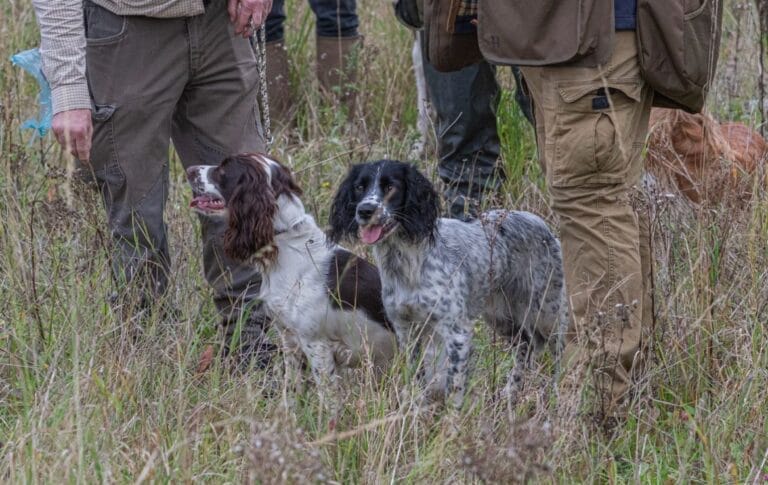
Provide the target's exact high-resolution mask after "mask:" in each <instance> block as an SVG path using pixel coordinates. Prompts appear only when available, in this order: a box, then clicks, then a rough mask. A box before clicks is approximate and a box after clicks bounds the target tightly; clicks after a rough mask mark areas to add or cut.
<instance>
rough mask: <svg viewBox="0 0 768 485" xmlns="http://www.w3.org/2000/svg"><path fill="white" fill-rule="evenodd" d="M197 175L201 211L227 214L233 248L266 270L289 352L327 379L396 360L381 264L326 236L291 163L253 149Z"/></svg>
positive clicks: (265, 294) (269, 304) (193, 179)
mask: <svg viewBox="0 0 768 485" xmlns="http://www.w3.org/2000/svg"><path fill="white" fill-rule="evenodd" d="M187 178H188V180H189V183H190V185H191V186H192V191H193V193H194V198H193V199H192V202H191V204H190V206H191V207H192V209H193V210H195V211H196V212H198V213H200V214H202V215H203V216H205V217H220V218H226V219H227V221H228V229H227V231H226V233H225V235H224V251H225V252H226V254H227V256H229V257H231V258H232V259H234V260H236V261H242V262H246V263H248V264H252V265H256V266H257V267H259V269H260V270H261V271H262V277H263V281H262V284H261V290H260V295H259V297H260V298H261V299H262V300H263V301H264V303H265V305H266V308H267V311H268V312H269V313H270V315H271V316H272V317H273V318H274V320H275V321H276V322H277V323H278V327H279V328H280V329H281V335H282V336H283V341H284V342H285V343H286V344H287V346H288V347H289V349H288V350H295V349H296V348H300V349H301V350H302V351H303V353H304V355H305V356H306V357H307V358H308V360H309V364H310V367H311V368H312V373H313V375H314V377H315V379H316V380H317V381H318V382H321V383H327V382H328V381H329V380H332V381H333V380H335V379H333V378H334V377H336V376H337V368H339V367H350V366H357V365H359V364H361V363H364V362H371V363H372V364H373V365H374V366H375V367H377V368H382V367H384V366H386V365H387V364H388V363H389V361H390V360H391V359H392V357H393V355H394V352H395V349H396V341H395V335H394V333H393V331H392V326H391V324H390V323H389V321H388V320H387V317H386V315H385V312H384V306H383V304H382V300H381V282H380V279H379V273H378V270H377V269H376V267H375V266H373V265H371V264H370V263H368V262H367V261H366V260H365V259H363V258H359V257H357V256H355V255H354V254H352V253H351V252H349V251H347V250H346V249H344V248H342V247H340V246H338V245H335V244H332V243H329V242H328V241H326V237H325V234H324V232H323V231H322V230H321V229H320V228H318V227H317V224H316V223H315V220H314V219H313V217H312V216H311V215H309V214H308V213H307V212H306V211H305V210H304V205H303V204H302V202H301V199H300V198H299V196H300V195H301V189H300V188H299V186H298V185H297V184H296V182H295V180H294V178H293V176H292V174H291V172H290V170H289V169H288V168H286V167H285V166H283V165H282V164H280V163H279V162H277V161H276V160H274V159H272V158H270V157H268V156H266V155H263V154H258V153H248V154H241V155H235V156H231V157H228V158H227V159H225V160H224V161H223V162H222V163H221V164H220V165H219V166H193V167H189V168H188V169H187ZM286 355H288V356H289V357H290V356H295V352H286ZM293 363H294V364H295V365H294V366H293V367H294V368H296V367H298V366H299V364H300V362H298V361H294V362H293Z"/></svg>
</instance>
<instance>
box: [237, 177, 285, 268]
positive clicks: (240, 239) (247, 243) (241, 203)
mask: <svg viewBox="0 0 768 485" xmlns="http://www.w3.org/2000/svg"><path fill="white" fill-rule="evenodd" d="M227 207H228V209H229V228H227V231H226V232H225V233H224V253H226V255H227V256H229V257H230V258H232V259H234V260H235V261H244V262H248V261H250V262H254V261H259V262H262V263H264V262H270V261H273V260H274V259H275V258H276V257H277V246H276V245H275V244H274V240H273V238H274V228H273V226H272V220H273V218H274V216H275V211H276V210H277V203H276V202H275V195H274V193H273V191H272V188H271V187H270V185H269V180H268V178H267V174H266V173H265V172H264V170H263V169H262V168H260V167H256V166H254V165H252V164H247V165H246V168H245V170H244V171H243V172H242V174H241V175H240V178H239V180H237V183H236V185H235V190H234V191H233V192H232V195H231V196H230V197H229V199H228V200H227Z"/></svg>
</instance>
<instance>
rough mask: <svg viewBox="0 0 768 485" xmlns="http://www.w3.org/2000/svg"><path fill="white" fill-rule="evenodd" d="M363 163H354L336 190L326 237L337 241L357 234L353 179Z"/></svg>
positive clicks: (355, 196)
mask: <svg viewBox="0 0 768 485" xmlns="http://www.w3.org/2000/svg"><path fill="white" fill-rule="evenodd" d="M363 167H364V166H363V165H354V166H353V167H352V168H351V169H350V170H349V173H348V174H347V177H346V178H345V179H344V181H343V182H342V183H341V185H340V186H339V188H338V190H337V191H336V196H335V197H334V198H333V204H332V205H331V214H330V216H329V217H328V225H329V226H330V227H329V229H328V239H329V240H330V241H332V242H336V243H338V242H339V241H341V240H342V239H345V238H347V237H349V236H353V235H355V234H357V229H358V227H357V220H356V219H355V212H356V210H357V203H358V202H359V201H358V200H357V195H356V194H355V180H357V178H358V176H359V175H360V172H361V171H362V170H363Z"/></svg>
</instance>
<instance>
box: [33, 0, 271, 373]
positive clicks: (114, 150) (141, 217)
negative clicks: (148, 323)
mask: <svg viewBox="0 0 768 485" xmlns="http://www.w3.org/2000/svg"><path fill="white" fill-rule="evenodd" d="M270 3H271V2H270V0H167V1H164V2H155V1H150V0H135V1H132V2H119V1H116V0H85V1H83V0H61V1H56V2H50V1H47V0H34V1H33V4H34V8H35V11H36V14H37V18H38V23H39V26H40V32H41V37H42V42H41V47H40V51H41V54H42V58H43V71H44V73H45V75H46V77H47V79H48V81H49V83H50V84H51V88H52V94H53V111H54V117H53V125H52V129H53V132H54V134H55V136H56V139H57V140H58V142H59V143H61V145H62V146H64V147H65V148H66V150H67V151H68V152H70V153H72V155H74V156H75V157H76V158H77V160H78V172H79V173H80V174H81V175H82V176H83V177H85V178H86V179H88V180H89V181H91V182H93V183H95V184H96V185H97V186H98V188H99V189H100V192H101V195H102V197H103V200H104V204H105V208H106V211H107V219H108V224H109V230H110V234H111V235H112V238H113V249H112V269H113V274H114V279H115V281H116V283H117V286H118V292H117V295H118V298H116V299H115V301H114V302H113V303H114V305H115V306H116V307H117V308H116V309H117V310H118V311H119V312H120V313H121V314H122V315H124V316H125V317H126V318H129V319H131V320H134V321H136V322H138V321H141V319H142V318H143V315H144V314H145V313H146V312H147V311H148V310H149V309H150V308H151V307H152V304H153V303H154V302H156V301H158V299H161V298H162V296H163V295H164V294H165V293H166V290H167V288H168V284H169V272H170V267H171V257H170V252H169V248H168V241H167V230H166V224H165V221H164V217H163V209H164V207H165V202H166V199H167V196H168V178H169V172H168V165H169V159H168V151H169V150H168V149H169V142H170V141H171V140H172V141H173V145H174V147H175V148H176V151H177V152H178V154H179V156H180V158H181V161H182V163H183V165H184V166H185V167H187V166H191V165H196V164H217V163H219V162H220V161H221V160H222V159H223V158H224V157H225V156H227V155H229V154H231V153H238V152H245V151H263V150H264V148H265V145H264V139H263V134H262V130H261V126H260V115H259V111H258V107H257V105H256V100H257V98H256V96H257V93H258V89H256V88H257V80H258V72H257V62H256V59H255V56H254V53H253V50H252V48H251V45H250V43H249V36H250V34H251V32H252V29H253V26H258V25H261V24H262V23H263V22H264V19H265V18H266V16H267V13H268V12H269V9H270V6H271V5H270ZM201 225H202V235H203V246H204V247H203V265H204V269H205V277H206V279H207V280H208V282H209V283H210V285H211V286H212V288H213V290H214V293H215V296H214V300H215V303H216V306H217V308H218V310H219V311H220V312H221V314H222V316H223V327H224V330H225V335H226V339H227V341H226V343H229V342H232V341H234V340H236V339H235V338H233V332H234V330H235V328H238V327H242V328H243V334H242V335H241V337H240V338H241V345H240V347H239V351H238V353H237V355H238V356H240V357H242V358H243V361H245V362H247V360H248V359H249V358H250V357H252V356H253V355H255V354H257V353H258V355H259V356H262V354H261V353H259V349H260V346H261V345H262V338H261V337H262V327H263V324H264V323H265V318H264V316H263V314H262V312H261V310H260V308H259V306H258V304H257V303H255V302H252V299H253V297H254V295H255V294H256V293H257V292H258V289H259V284H260V277H259V275H258V274H257V273H256V272H255V271H254V270H253V269H252V268H249V267H246V266H242V265H238V264H235V263H233V262H232V261H230V260H229V259H228V258H226V257H225V256H224V253H223V251H222V249H221V243H222V234H223V231H224V230H225V227H224V224H223V223H222V222H219V221H215V220H213V219H201ZM241 321H244V322H245V324H244V325H242V326H240V325H238V322H241ZM227 350H228V349H227Z"/></svg>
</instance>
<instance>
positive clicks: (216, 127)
mask: <svg viewBox="0 0 768 485" xmlns="http://www.w3.org/2000/svg"><path fill="white" fill-rule="evenodd" d="M186 28H187V35H188V36H189V39H190V52H191V55H190V59H191V71H190V72H191V76H190V79H189V82H188V83H187V84H186V86H185V88H184V91H183V93H182V95H181V97H180V100H179V102H178V105H177V107H176V111H175V113H174V115H173V123H172V138H173V143H174V146H175V147H176V150H177V151H178V153H179V156H180V158H181V160H182V164H183V165H184V167H185V168H186V167H188V166H190V165H196V164H208V165H216V164H218V163H220V162H221V161H222V160H223V159H224V158H225V157H226V156H228V155H231V154H235V153H240V152H248V151H250V152H263V151H264V150H265V145H264V140H263V133H262V130H261V125H260V118H259V111H258V107H257V105H256V100H257V93H258V71H257V66H256V60H255V56H254V53H253V50H252V48H251V46H250V44H249V42H248V40H247V39H243V38H242V37H239V36H236V35H235V34H234V32H233V30H232V25H231V22H229V19H228V17H227V13H226V4H225V2H213V3H212V6H211V7H209V10H208V11H207V12H206V14H205V15H201V16H198V17H193V18H190V19H187V20H186ZM200 221H201V225H202V235H203V267H204V271H205V278H206V280H208V282H209V284H210V285H211V287H212V288H213V290H214V301H215V303H216V307H217V308H218V310H219V312H220V313H221V315H222V319H223V323H222V326H223V331H224V336H225V339H226V342H225V344H228V343H230V341H231V340H233V339H234V340H239V342H240V344H241V345H239V349H240V351H241V353H245V354H246V355H245V357H247V358H248V359H246V360H245V361H246V362H247V360H249V358H250V357H253V356H254V354H258V357H259V358H260V359H262V358H264V359H265V358H266V357H267V356H264V355H261V353H260V352H259V348H260V347H262V346H263V345H264V342H263V340H262V338H261V337H262V330H263V326H264V324H265V317H264V311H263V309H262V307H261V304H260V302H259V301H258V300H257V299H256V297H257V295H258V292H259V287H260V283H261V278H260V275H259V273H258V272H257V271H256V269H255V268H254V267H252V266H248V265H244V264H238V263H236V262H234V261H232V260H230V259H229V258H227V257H226V255H225V254H224V252H223V249H222V239H223V233H224V231H225V230H226V224H225V223H224V222H223V221H219V220H212V219H208V218H205V217H201V218H200ZM238 329H240V330H241V331H242V333H241V334H240V335H239V339H238V336H237V335H235V332H236V331H237V330H238ZM226 348H227V349H229V347H226ZM262 360H263V359H262Z"/></svg>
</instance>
